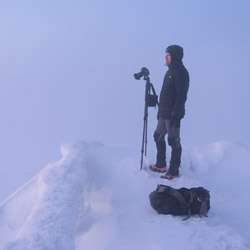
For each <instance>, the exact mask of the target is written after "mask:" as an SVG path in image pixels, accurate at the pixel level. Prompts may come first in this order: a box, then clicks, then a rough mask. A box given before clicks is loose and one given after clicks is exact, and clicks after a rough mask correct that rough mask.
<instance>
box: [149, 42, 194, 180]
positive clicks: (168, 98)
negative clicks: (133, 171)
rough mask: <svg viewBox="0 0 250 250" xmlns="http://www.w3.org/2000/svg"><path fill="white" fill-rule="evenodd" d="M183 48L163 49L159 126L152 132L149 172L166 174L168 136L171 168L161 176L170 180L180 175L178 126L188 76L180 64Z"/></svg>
mask: <svg viewBox="0 0 250 250" xmlns="http://www.w3.org/2000/svg"><path fill="white" fill-rule="evenodd" d="M182 58H183V48H182V47H181V46H179V45H171V46H169V47H167V49H166V64H167V66H168V67H169V69H168V71H167V72H166V75H165V77H164V81H163V86H162V89H161V93H160V101H159V110H158V115H157V118H158V124H157V127H156V130H155V132H154V141H155V142H156V148H157V161H156V164H155V165H151V166H150V169H151V170H152V171H155V172H160V173H164V172H166V171H167V164H166V142H165V135H166V134H168V144H169V146H171V148H172V152H171V159H170V166H169V169H168V171H167V172H166V173H165V174H164V175H162V176H161V178H165V179H169V180H171V179H173V178H177V177H179V176H180V174H179V167H180V163H181V153H182V147H181V143H180V124H181V119H182V118H183V117H184V115H185V102H186V100H187V93H188V88H189V74H188V71H187V69H186V68H185V67H184V65H183V63H182Z"/></svg>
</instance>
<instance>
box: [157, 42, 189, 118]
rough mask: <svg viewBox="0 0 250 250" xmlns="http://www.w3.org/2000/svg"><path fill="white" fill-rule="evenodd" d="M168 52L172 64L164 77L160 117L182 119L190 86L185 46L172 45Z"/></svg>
mask: <svg viewBox="0 0 250 250" xmlns="http://www.w3.org/2000/svg"><path fill="white" fill-rule="evenodd" d="M166 52H169V53H170V55H171V64H170V65H168V67H169V69H168V71H167V72H166V75H165V77H164V81H163V86H162V89H161V93H160V101H159V111H158V117H161V118H164V119H170V118H171V116H175V117H176V118H178V119H182V118H183V117H184V115H185V102H186V100H187V92H188V88H189V74H188V71H187V69H186V68H185V67H184V65H183V63H182V58H183V48H182V47H180V46H178V45H171V46H169V47H168V48H167V50H166Z"/></svg>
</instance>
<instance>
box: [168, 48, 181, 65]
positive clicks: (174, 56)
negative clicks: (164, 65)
mask: <svg viewBox="0 0 250 250" xmlns="http://www.w3.org/2000/svg"><path fill="white" fill-rule="evenodd" d="M166 52H168V53H169V54H170V55H171V61H174V62H179V61H181V60H182V58H183V48H182V47H181V46H179V45H170V46H168V47H167V49H166Z"/></svg>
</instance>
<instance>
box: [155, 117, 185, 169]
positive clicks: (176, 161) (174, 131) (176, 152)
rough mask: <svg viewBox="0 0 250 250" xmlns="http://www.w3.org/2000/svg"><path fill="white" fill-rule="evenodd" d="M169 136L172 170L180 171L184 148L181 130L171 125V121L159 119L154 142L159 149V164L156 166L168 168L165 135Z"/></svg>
mask: <svg viewBox="0 0 250 250" xmlns="http://www.w3.org/2000/svg"><path fill="white" fill-rule="evenodd" d="M166 134H168V145H169V146H171V148H172V152H171V159H170V169H171V170H178V168H179V167H180V163H181V153H182V147H181V143H180V128H176V127H174V126H171V125H170V120H169V119H163V118H159V120H158V124H157V127H156V130H155V133H154V140H155V142H156V147H157V162H156V166H158V167H164V166H166V142H165V135H166Z"/></svg>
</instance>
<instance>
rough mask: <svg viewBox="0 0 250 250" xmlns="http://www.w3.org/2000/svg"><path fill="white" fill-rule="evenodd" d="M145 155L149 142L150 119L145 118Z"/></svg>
mask: <svg viewBox="0 0 250 250" xmlns="http://www.w3.org/2000/svg"><path fill="white" fill-rule="evenodd" d="M145 123H146V124H145V156H146V155H147V144H148V119H147V118H146V120H145Z"/></svg>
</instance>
